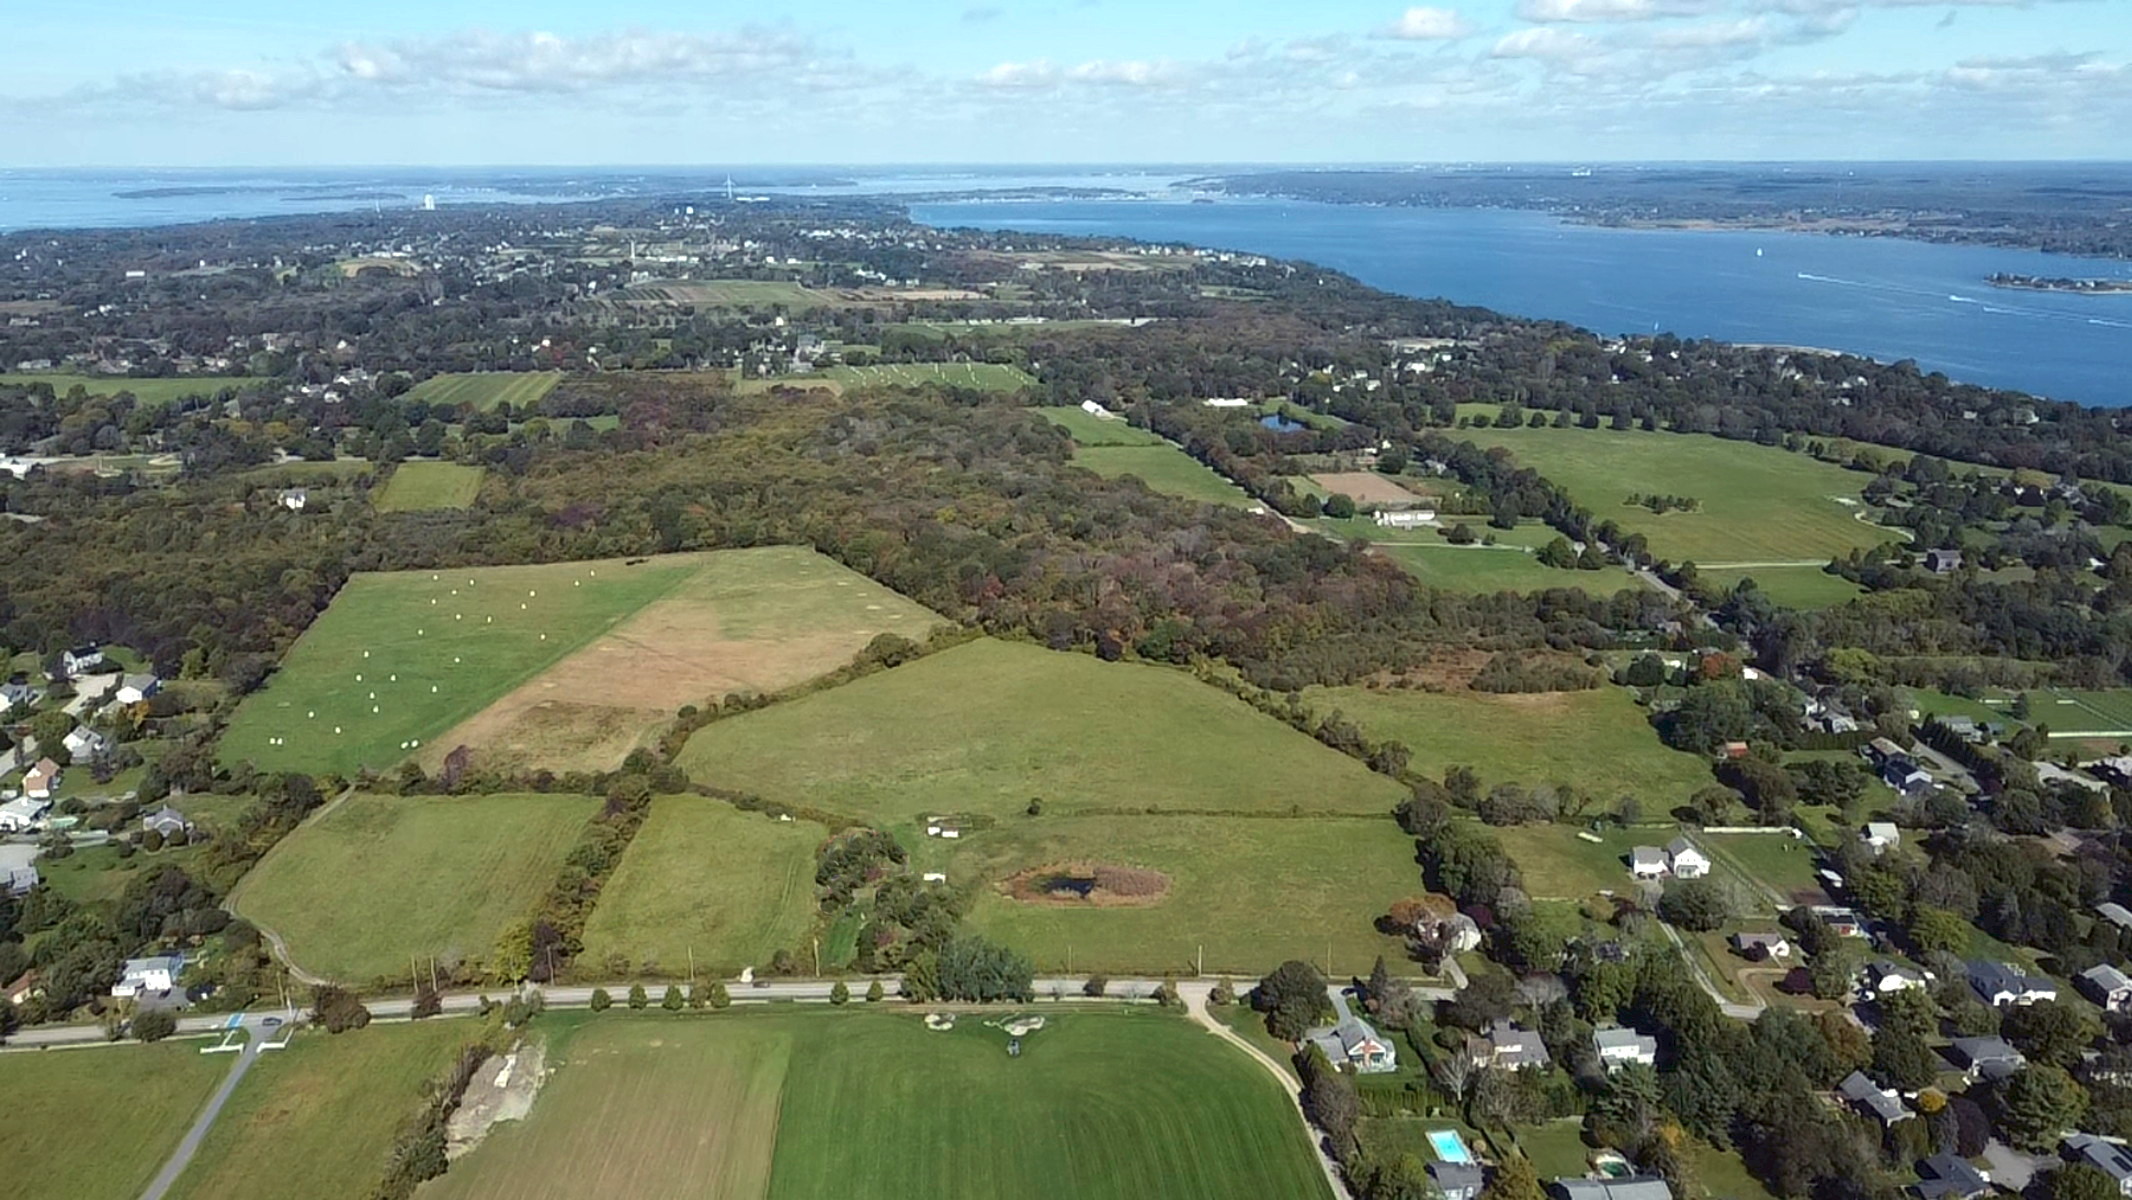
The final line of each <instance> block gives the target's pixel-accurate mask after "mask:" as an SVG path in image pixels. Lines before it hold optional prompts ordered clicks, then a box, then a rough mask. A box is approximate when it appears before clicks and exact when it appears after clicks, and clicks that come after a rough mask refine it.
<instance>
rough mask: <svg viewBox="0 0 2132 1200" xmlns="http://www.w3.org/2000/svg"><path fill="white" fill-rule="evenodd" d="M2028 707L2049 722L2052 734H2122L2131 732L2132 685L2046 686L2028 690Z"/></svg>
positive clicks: (2033, 717) (2037, 718)
mask: <svg viewBox="0 0 2132 1200" xmlns="http://www.w3.org/2000/svg"><path fill="white" fill-rule="evenodd" d="M2028 709H2029V719H2030V720H2032V721H2035V722H2037V723H2039V724H2043V725H2048V726H2050V727H2051V736H2053V737H2078V736H2082V735H2087V736H2099V735H2108V736H2111V737H2122V736H2124V735H2126V734H2127V733H2128V732H2132V688H2114V689H2111V690H2109V691H2099V692H2092V691H2073V690H2069V689H2061V688H2046V689H2044V690H2042V691H2038V692H2032V693H2030V694H2029V697H2028ZM1999 719H2004V718H1999Z"/></svg>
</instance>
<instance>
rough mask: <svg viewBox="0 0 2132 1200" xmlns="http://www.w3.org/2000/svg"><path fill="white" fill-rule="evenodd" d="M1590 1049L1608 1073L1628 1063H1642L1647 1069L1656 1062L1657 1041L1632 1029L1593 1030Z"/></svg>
mask: <svg viewBox="0 0 2132 1200" xmlns="http://www.w3.org/2000/svg"><path fill="white" fill-rule="evenodd" d="M1592 1049H1593V1050H1596V1051H1597V1052H1598V1054H1599V1061H1600V1062H1601V1063H1604V1064H1605V1065H1606V1069H1607V1070H1609V1071H1614V1070H1617V1069H1619V1068H1621V1067H1623V1066H1626V1065H1627V1064H1629V1063H1642V1064H1643V1065H1644V1066H1647V1067H1648V1066H1654V1065H1656V1064H1657V1062H1658V1039H1657V1038H1654V1037H1650V1036H1648V1035H1646V1034H1641V1033H1638V1032H1636V1031H1635V1030H1633V1029H1623V1028H1620V1027H1615V1028H1611V1029H1595V1030H1593V1031H1592Z"/></svg>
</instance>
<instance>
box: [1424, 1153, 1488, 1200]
mask: <svg viewBox="0 0 2132 1200" xmlns="http://www.w3.org/2000/svg"><path fill="white" fill-rule="evenodd" d="M1425 1169H1426V1170H1427V1171H1428V1173H1429V1182H1431V1183H1433V1184H1435V1185H1436V1193H1437V1195H1439V1196H1442V1197H1443V1200H1478V1197H1479V1196H1480V1194H1481V1189H1482V1188H1483V1187H1486V1186H1487V1183H1488V1172H1487V1171H1485V1170H1483V1169H1482V1168H1481V1166H1480V1164H1479V1163H1448V1162H1442V1161H1437V1162H1431V1163H1430V1164H1429V1165H1428V1166H1427V1167H1426V1168H1425Z"/></svg>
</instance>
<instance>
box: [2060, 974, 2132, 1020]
mask: <svg viewBox="0 0 2132 1200" xmlns="http://www.w3.org/2000/svg"><path fill="white" fill-rule="evenodd" d="M2073 984H2074V986H2076V987H2078V988H2079V989H2080V991H2081V993H2082V994H2083V995H2085V996H2086V997H2087V998H2088V999H2090V1000H2093V1001H2094V1002H2095V1003H2097V1004H2100V1005H2102V1006H2103V1008H2104V1009H2106V1010H2108V1011H2110V1012H2125V1011H2126V1010H2128V1009H2132V978H2128V977H2127V976H2126V975H2125V973H2124V972H2123V971H2120V970H2118V969H2117V968H2116V967H2113V966H2111V965H2110V964H2108V963H2104V964H2102V965H2101V966H2095V967H2089V968H2088V969H2087V970H2085V971H2082V972H2081V973H2080V974H2078V975H2075V976H2074V977H2073Z"/></svg>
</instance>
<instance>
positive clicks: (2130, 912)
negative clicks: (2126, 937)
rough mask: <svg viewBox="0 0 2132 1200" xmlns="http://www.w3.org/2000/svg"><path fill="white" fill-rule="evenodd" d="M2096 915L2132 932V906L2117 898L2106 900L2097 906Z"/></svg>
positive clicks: (2127, 931)
mask: <svg viewBox="0 0 2132 1200" xmlns="http://www.w3.org/2000/svg"><path fill="white" fill-rule="evenodd" d="M2095 915H2096V916H2098V917H2101V918H2102V919H2103V920H2105V921H2108V922H2109V923H2110V924H2112V925H2115V926H2117V928H2118V929H2120V930H2122V931H2124V932H2126V933H2132V908H2126V907H2125V906H2124V905H2122V904H2119V903H2117V902H2116V901H2115V900H2105V901H2103V902H2102V903H2101V904H2098V905H2096V906H2095Z"/></svg>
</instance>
